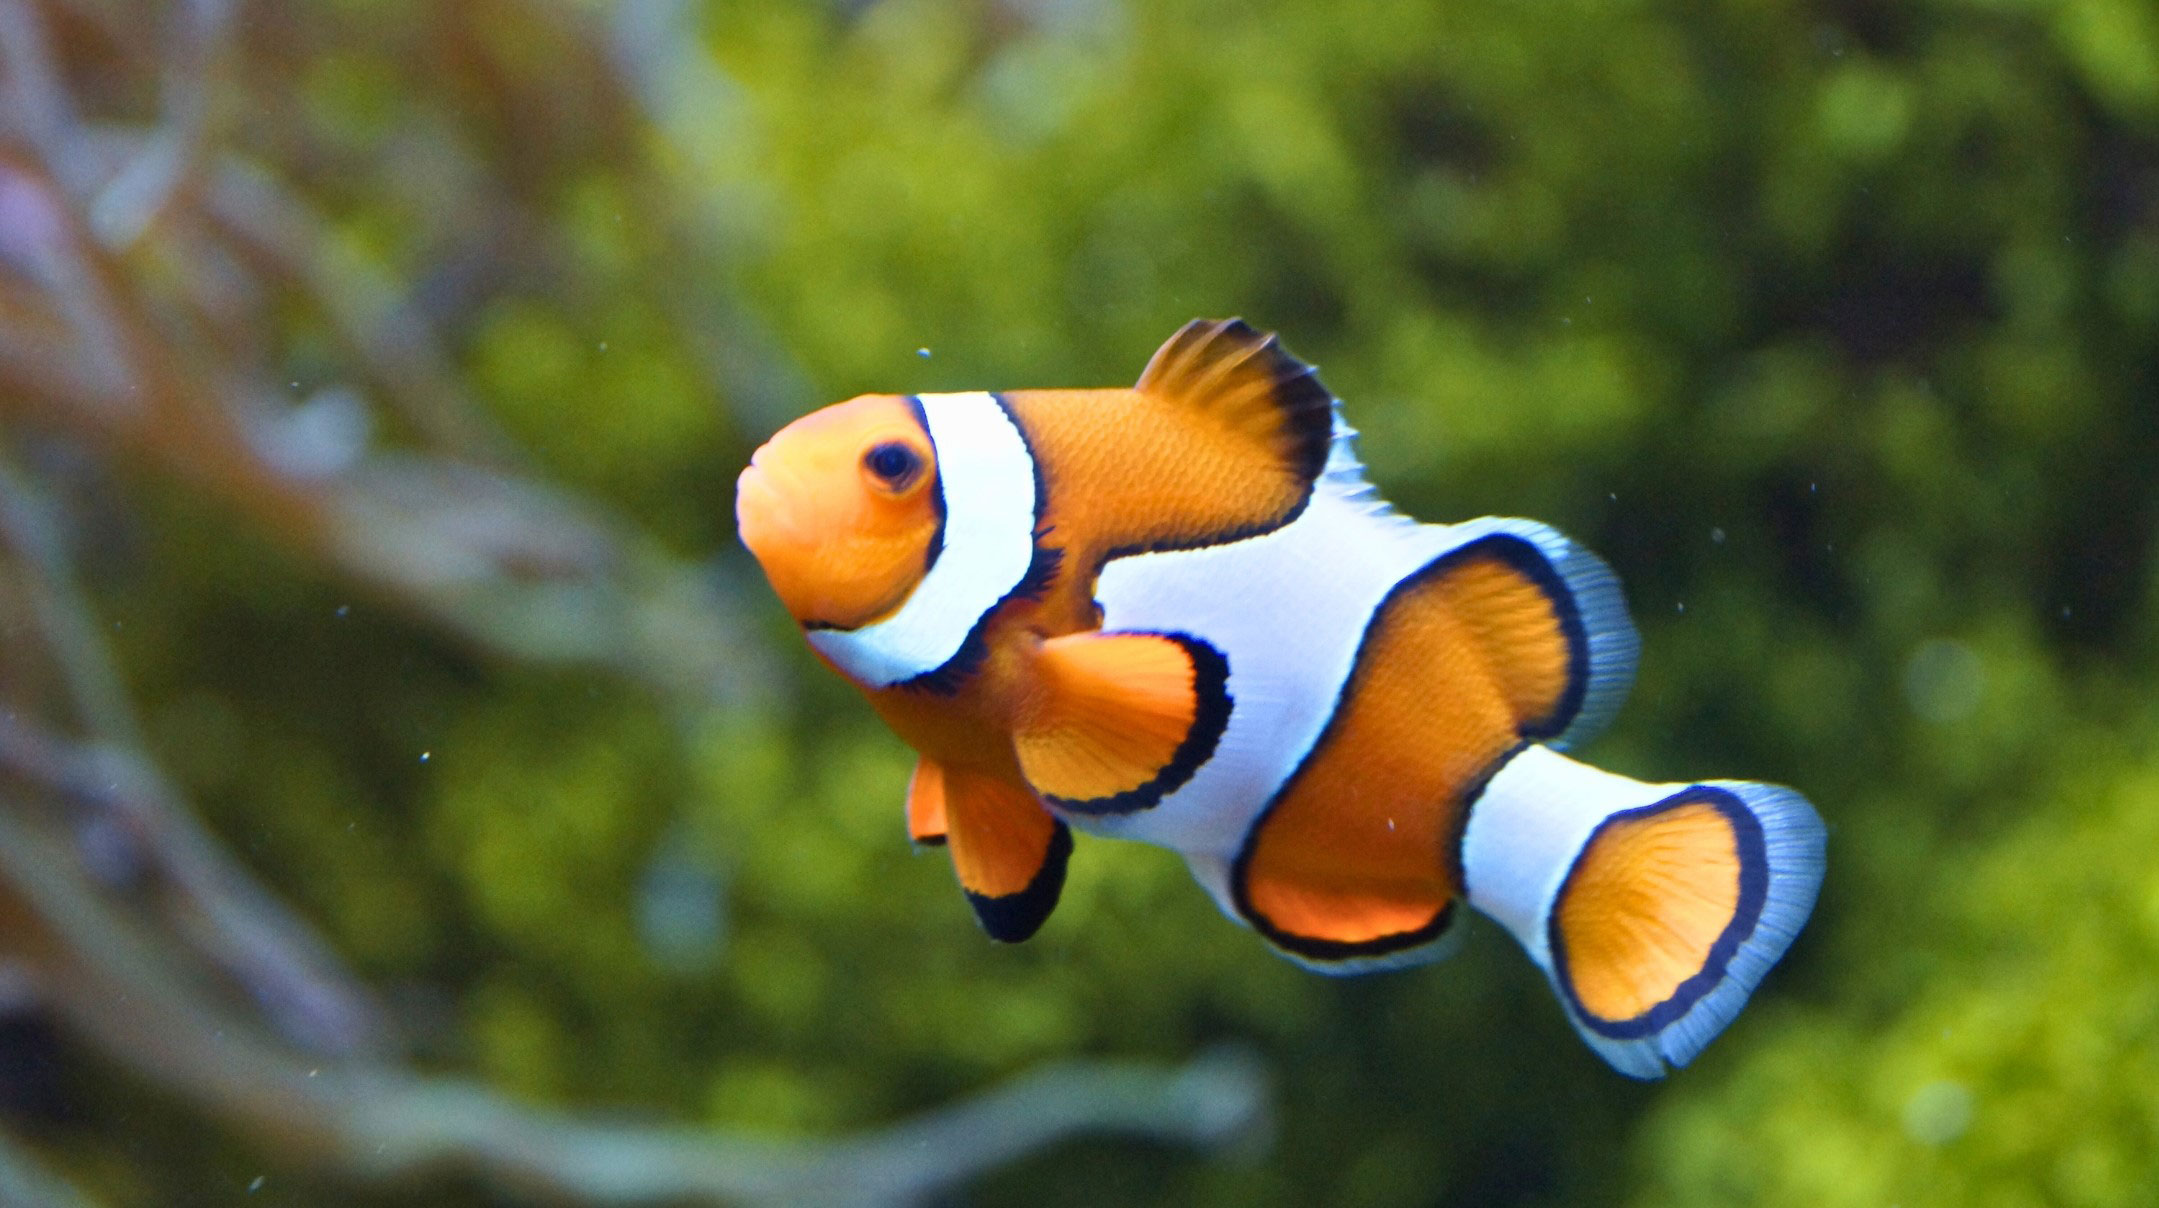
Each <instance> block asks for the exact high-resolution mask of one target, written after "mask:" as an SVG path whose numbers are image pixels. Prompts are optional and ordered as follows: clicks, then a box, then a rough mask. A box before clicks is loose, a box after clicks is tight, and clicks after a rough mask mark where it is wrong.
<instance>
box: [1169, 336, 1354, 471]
mask: <svg viewBox="0 0 2159 1208" xmlns="http://www.w3.org/2000/svg"><path fill="white" fill-rule="evenodd" d="M1135 389H1137V390H1138V391H1139V392H1140V393H1142V394H1146V395H1148V396H1150V397H1153V398H1157V399H1160V400H1162V401H1163V402H1166V403H1170V404H1173V405H1176V406H1180V407H1189V408H1191V409H1193V410H1194V411H1196V412H1200V413H1204V414H1209V415H1212V416H1214V417H1216V418H1217V419H1219V420H1220V421H1221V422H1222V423H1223V424H1224V425H1225V426H1227V427H1229V428H1230V429H1231V430H1233V431H1237V432H1242V433H1248V434H1250V435H1251V437H1252V438H1253V439H1254V440H1257V441H1261V442H1264V443H1265V444H1266V445H1267V446H1268V447H1269V448H1271V449H1273V450H1274V451H1275V452H1276V454H1277V455H1278V456H1279V457H1281V458H1282V460H1283V461H1284V462H1285V463H1286V464H1288V465H1290V466H1292V467H1294V468H1295V471H1296V473H1297V475H1298V477H1299V478H1300V479H1301V480H1303V481H1306V482H1309V481H1311V480H1313V479H1315V478H1317V477H1319V474H1320V471H1321V470H1322V469H1323V468H1325V466H1326V464H1327V450H1328V445H1329V442H1330V441H1331V440H1332V438H1333V435H1334V396H1332V395H1330V394H1328V393H1327V388H1326V387H1325V386H1322V385H1320V383H1319V378H1318V377H1317V376H1316V375H1315V374H1314V373H1313V371H1312V367H1311V366H1310V365H1307V364H1305V363H1304V362H1303V361H1300V360H1298V359H1297V358H1296V357H1294V356H1291V355H1290V354H1289V352H1288V350H1286V349H1284V348H1283V347H1282V345H1281V342H1280V341H1278V340H1276V339H1275V338H1274V336H1273V335H1272V334H1271V333H1268V332H1263V331H1258V330H1256V329H1254V328H1253V327H1252V326H1251V325H1250V324H1249V323H1246V322H1245V321H1244V320H1243V319H1194V320H1192V321H1191V322H1190V323H1187V324H1185V325H1184V326H1183V327H1181V328H1179V329H1178V331H1177V334H1176V335H1173V336H1171V337H1170V338H1169V342H1168V343H1165V344H1163V345H1162V347H1161V348H1159V349H1156V350H1155V354H1154V359H1152V360H1150V361H1148V362H1147V369H1146V371H1145V372H1143V373H1141V374H1140V376H1139V383H1138V385H1137V386H1136V387H1135Z"/></svg>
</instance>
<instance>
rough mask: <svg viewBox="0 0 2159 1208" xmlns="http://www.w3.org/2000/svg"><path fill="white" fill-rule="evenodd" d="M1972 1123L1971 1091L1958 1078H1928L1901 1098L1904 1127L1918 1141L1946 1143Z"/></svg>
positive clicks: (1932, 1143) (1926, 1143)
mask: <svg viewBox="0 0 2159 1208" xmlns="http://www.w3.org/2000/svg"><path fill="white" fill-rule="evenodd" d="M1971 1126H1972V1092H1971V1090H1970V1088H1968V1087H1966V1086H1965V1085H1964V1084H1963V1083H1961V1082H1951V1081H1950V1080H1949V1079H1947V1078H1943V1079H1939V1080H1937V1081H1934V1082H1929V1083H1927V1084H1926V1085H1925V1086H1922V1087H1920V1088H1919V1089H1918V1090H1916V1091H1913V1092H1912V1097H1911V1098H1910V1099H1907V1100H1905V1102H1904V1131H1905V1133H1906V1135H1908V1136H1910V1137H1911V1139H1912V1140H1914V1141H1917V1142H1919V1143H1920V1144H1921V1145H1947V1144H1949V1143H1950V1142H1951V1141H1954V1140H1956V1139H1957V1138H1958V1137H1961V1136H1963V1135H1964V1130H1965V1129H1968V1128H1970V1127H1971Z"/></svg>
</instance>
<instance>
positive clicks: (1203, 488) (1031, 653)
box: [735, 319, 1824, 1078]
mask: <svg viewBox="0 0 2159 1208" xmlns="http://www.w3.org/2000/svg"><path fill="white" fill-rule="evenodd" d="M1354 436H1355V432H1354V431H1353V430H1352V429H1350V428H1349V427H1348V426H1347V425H1346V424H1344V422H1343V421H1342V419H1341V417H1340V412H1339V406H1338V404H1337V403H1336V401H1335V399H1334V397H1333V396H1332V395H1331V394H1330V393H1329V392H1328V391H1327V390H1326V389H1325V388H1324V387H1323V386H1321V385H1320V382H1319V380H1318V378H1317V377H1316V376H1315V375H1314V373H1313V370H1312V369H1311V367H1310V366H1308V365H1306V364H1304V363H1302V362H1301V361H1299V360H1297V359H1296V358H1295V357H1293V356H1291V355H1290V354H1289V353H1288V352H1287V351H1286V350H1285V349H1283V347H1282V346H1281V344H1280V343H1279V342H1278V341H1277V340H1276V339H1275V338H1274V337H1273V336H1271V335H1266V334H1263V333H1261V332H1258V331H1255V330H1254V329H1253V328H1251V327H1249V326H1247V325H1246V324H1245V323H1244V322H1243V321H1241V320H1237V319H1230V320H1226V321H1200V320H1195V321H1194V322H1192V323H1190V324H1187V325H1186V326H1185V327H1184V328H1183V329H1182V330H1180V331H1178V332H1177V334H1176V335H1175V336H1173V337H1171V339H1170V340H1169V342H1168V343H1166V344H1164V345H1163V346H1162V347H1161V349H1160V350H1158V351H1157V352H1156V353H1155V355H1154V357H1153V359H1152V360H1151V361H1150V362H1149V363H1148V365H1147V367H1146V370H1145V372H1144V373H1142V374H1141V375H1140V379H1139V381H1138V383H1137V384H1136V385H1134V386H1133V387H1131V388H1130V389H1105V390H1015V391H1005V392H999V393H990V392H971V393H955V394H918V395H887V394H877V395H864V396H862V397H859V398H855V399H852V400H849V401H847V402H844V403H839V404H835V405H833V406H830V407H826V408H824V409H823V410H821V411H817V412H815V413H813V414H811V415H808V416H806V417H804V418H802V419H799V420H796V421H795V422H794V423H792V424H789V425H788V426H787V427H786V428H784V429H782V430H781V431H780V432H779V433H778V434H776V435H775V436H773V437H772V439H771V440H770V441H769V442H767V443H766V444H765V445H764V446H763V447H762V448H760V449H758V450H757V452H756V454H755V456H754V457H752V459H751V461H750V465H749V467H748V468H747V469H745V470H744V471H743V472H742V475H741V478H740V480H739V481H738V483H737V493H736V504H735V515H736V521H737V525H738V528H739V531H740V534H741V538H742V541H743V543H744V544H745V545H747V546H748V547H749V550H750V552H751V553H752V554H753V555H754V556H755V557H756V559H757V561H758V563H759V565H760V566H761V567H762V568H763V570H764V572H765V575H766V577H767V579H769V580H770V582H771V585H772V588H773V590H774V591H775V593H776V594H777V595H778V596H779V598H780V601H781V603H782V604H784V605H785V606H786V608H787V611H788V612H789V613H790V614H791V615H792V616H793V617H794V618H795V619H796V620H797V621H798V622H800V624H801V626H802V630H803V632H804V635H805V636H806V638H807V639H808V642H809V645H810V647H811V648H812V650H814V651H815V653H816V655H817V657H818V658H820V659H821V660H822V661H824V662H825V663H827V664H829V665H830V666H831V667H833V668H834V669H835V670H837V671H838V672H839V673H840V674H842V675H844V676H845V677H847V678H848V679H849V680H851V681H852V682H853V683H854V684H855V685H856V686H857V687H859V688H860V689H861V690H862V692H863V693H864V694H865V695H866V696H867V697H868V698H869V702H870V705H871V707H872V708H873V709H875V710H876V712H877V713H878V714H879V716H881V717H882V718H883V719H884V720H885V722H886V723H887V724H888V725H890V727H891V728H892V729H893V730H894V731H895V732H896V733H897V734H898V735H899V736H900V737H901V738H902V739H904V740H906V741H907V743H908V744H910V745H911V746H913V747H914V749H915V750H916V751H917V752H918V753H919V754H920V756H921V758H920V761H919V762H918V763H917V764H916V766H915V770H914V774H913V777H912V779H911V780H910V783H909V785H908V789H907V807H906V821H907V829H908V834H909V835H910V836H911V837H912V839H913V840H914V841H915V842H916V843H918V844H944V845H946V846H947V848H948V850H949V852H950V854H951V858H952V864H953V868H954V870H955V872H956V873H957V875H958V879H959V883H960V886H961V888H962V889H963V890H964V891H965V894H966V897H967V900H968V901H969V902H970V903H971V904H972V905H973V908H974V911H975V914H976V916H977V918H978V919H979V921H980V923H981V925H982V927H983V929H984V930H986V931H987V932H988V933H989V934H990V936H991V937H993V938H995V939H998V940H1003V941H1008V942H1017V941H1020V940H1024V939H1026V938H1028V937H1029V936H1031V935H1033V934H1034V932H1035V930H1036V929H1037V928H1039V927H1040V926H1041V925H1042V923H1043V921H1044V920H1045V919H1046V918H1048V916H1049V914H1050V912H1051V910H1052V909H1053V908H1054V907H1055V906H1056V904H1057V897H1058V893H1059V890H1060V889H1061V888H1062V886H1063V883H1064V876H1065V866H1066V861H1067V859H1068V858H1069V857H1070V855H1071V852H1072V833H1071V831H1072V828H1073V827H1077V828H1079V829H1081V830H1084V831H1089V832H1092V833H1094V834H1099V835H1107V836H1112V837H1116V838H1124V839H1138V840H1143V841H1146V842H1149V843H1155V844H1159V845H1161V846H1164V847H1168V848H1170V849H1172V850H1174V851H1176V852H1178V853H1179V854H1181V855H1182V856H1183V857H1184V859H1185V861H1186V862H1187V863H1188V864H1189V865H1190V867H1191V870H1192V873H1193V875H1194V876H1195V877H1196V878H1197V879H1198V881H1199V883H1200V884H1201V885H1202V886H1203V887H1205V888H1206V890H1207V892H1208V893H1209V894H1211V895H1212V896H1213V897H1214V899H1215V902H1216V903H1217V905H1218V906H1219V907H1220V908H1221V909H1222V911H1223V912H1224V913H1225V914H1227V915H1229V916H1230V917H1231V918H1233V919H1237V920H1239V921H1241V922H1243V923H1245V924H1247V925H1249V926H1250V927H1251V928H1252V930H1254V931H1256V932H1258V933H1259V934H1260V935H1261V936H1262V937H1264V938H1265V940H1266V941H1267V942H1268V943H1269V944H1271V945H1273V946H1274V948H1275V949H1276V950H1277V951H1279V952H1280V953H1282V954H1283V955H1285V956H1287V957H1288V958H1289V959H1291V960H1293V961H1296V962H1298V963H1300V964H1303V965H1306V966H1309V967H1310V968H1313V969H1316V970H1319V971H1322V972H1326V973H1359V972H1365V971H1370V970H1376V969H1385V968H1392V967H1399V966H1404V965H1410V964H1416V963H1421V962H1424V961H1428V960H1433V959H1436V958H1438V957H1440V956H1443V955H1445V954H1446V953H1447V952H1448V951H1450V950H1451V948H1452V941H1453V940H1454V939H1455V937H1456V936H1457V935H1458V934H1459V931H1460V927H1459V924H1460V922H1461V919H1462V915H1463V912H1462V911H1461V910H1460V909H1459V906H1460V904H1461V903H1463V902H1467V903H1468V904H1469V905H1470V906H1473V907H1475V908H1477V910H1478V911H1480V912H1482V913H1483V914H1485V915H1487V916H1489V917H1491V918H1493V919H1495V920H1497V921H1498V922H1499V923H1500V925H1501V926H1503V927H1505V928H1506V929H1507V931H1509V932H1510V933H1512V934H1513V936H1514V937H1515V939H1516V940H1517V941H1519V942H1520V944H1521V946H1522V948H1523V949H1524V950H1525V951H1526V952H1527V953H1528V955H1529V957H1530V959H1531V960H1532V961H1534V962H1535V963H1536V965H1537V967H1538V968H1539V969H1541V970H1542V971H1543V972H1544V974H1545V976H1546V977H1547V979H1548V980H1549V981H1550V983H1551V985H1552V988H1553V990H1554V991H1555V992H1556V994H1557V995H1558V998H1559V1001H1560V1004H1561V1006H1562V1008H1563V1010H1564V1011H1565V1013H1566V1016H1567V1018H1568V1020H1569V1021H1570V1022H1571V1023H1572V1024H1573V1025H1574V1027H1575V1029H1576V1030H1577V1031H1578V1032H1579V1033H1580V1034H1581V1036H1582V1038H1583V1039H1584V1040H1585V1041H1587V1042H1588V1043H1589V1044H1590V1046H1591V1047H1593V1048H1594V1049H1595V1050H1596V1051H1597V1052H1598V1053H1599V1054H1600V1055H1602V1056H1603V1057H1604V1058H1605V1060H1607V1061H1608V1062H1610V1063H1611V1064H1612V1065H1613V1066H1614V1067H1616V1068H1617V1069H1619V1070H1620V1071H1622V1072H1624V1073H1626V1074H1629V1075H1632V1076H1634V1077H1638V1078H1653V1077H1658V1076H1661V1075H1662V1074H1663V1073H1664V1072H1665V1069H1666V1063H1670V1064H1672V1065H1683V1064H1685V1063H1686V1062H1687V1061H1689V1060H1690V1059H1692V1058H1693V1057H1694V1056H1695V1054H1697V1053H1699V1052H1700V1051H1701V1049H1702V1047H1703V1046H1704V1045H1706V1044H1707V1043H1708V1042H1709V1041H1710V1040H1711V1039H1712V1038H1713V1037H1715V1036H1716V1035H1717V1033H1719V1032H1720V1031H1722V1030H1723V1028H1724V1027H1725V1025H1726V1024H1728V1023H1730V1022H1731V1020H1732V1018H1733V1017H1734V1016H1735V1015H1736V1014H1737V1013H1738V1011H1739V1009H1740V1007H1741V1006H1743V1005H1744V1004H1745V1002H1746V1000H1747V996H1748V995H1749V994H1750V993H1751V992H1752V991H1753V989H1754V987H1755V986H1756V984H1757V983H1758V982H1760V980H1761V978H1762V976H1763V974H1764V973H1765V972H1767V971H1768V969H1769V967H1770V966H1771V965H1773V964H1775V963H1776V961H1777V960H1778V959H1779V958H1780V957H1781V956H1782V955H1783V954H1784V952H1785V950H1786V948H1787V947H1789V946H1790V944H1791V942H1792V940H1793V938H1794V936H1795V935H1796V934H1797V933H1798V931H1799V929H1800V927H1801V925H1802V924H1803V923H1804V922H1805V921H1806V918H1807V916H1808V914H1809V913H1810V912H1811V911H1812V909H1813V906H1814V899H1815V893H1816V890H1817V888H1818V887H1819V885H1820V883H1821V878H1822V871H1823V862H1824V832H1823V828H1822V823H1821V821H1820V819H1819V818H1818V817H1817V816H1816V814H1815V812H1814V809H1813V807H1812V806H1810V805H1809V804H1808V803H1807V801H1806V800H1805V799H1804V798H1803V797H1801V796H1799V795H1798V794H1797V793H1795V792H1793V791H1791V790H1790V789H1786V788H1781V787H1777V786H1773V785H1768V784H1759V783H1755V782H1751V781H1737V780H1705V781H1698V782H1693V783H1672V784H1647V783H1643V782H1641V781H1638V780H1633V779H1630V778H1628V777H1625V776H1619V775H1615V774H1612V773H1609V772H1604V771H1599V770H1598V769H1596V768H1593V767H1590V766H1589V765H1587V764H1584V763H1580V762H1577V761H1575V760H1574V759H1571V758H1569V757H1568V756H1567V755H1565V754H1562V752H1563V751H1565V750H1567V749H1568V748H1569V747H1571V746H1573V745H1575V744H1577V743H1580V742H1582V741H1583V740H1585V739H1587V738H1589V737H1591V736H1592V735H1594V734H1595V733H1596V732H1597V731H1598V730H1600V729H1601V728H1602V727H1603V726H1604V724H1605V723H1606V722H1607V721H1608V720H1609V719H1610V718H1611V716H1612V714H1613V712H1614V711H1615V710H1616V709H1617V708H1618V706H1619V704H1620V701H1621V699H1622V698H1623V697H1624V696H1625V695H1626V693H1627V689H1628V687H1629V686H1630V684H1631V682H1632V680H1633V676H1634V668H1635V661H1636V654H1637V648H1638V640H1637V638H1636V635H1635V631H1634V626H1633V623H1632V621H1631V620H1630V619H1629V618H1628V615H1627V610H1626V604H1625V601H1624V600H1623V599H1622V597H1621V594H1620V589H1619V585H1618V582H1617V580H1616V579H1615V578H1614V577H1613V575H1612V572H1611V571H1610V570H1609V569H1608V568H1607V567H1606V566H1605V564H1604V563H1603V562H1602V561H1600V560H1599V559H1598V558H1597V557H1596V556H1595V555H1593V554H1591V553H1589V552H1588V551H1586V550H1584V549H1582V548H1581V547H1580V546H1578V545H1576V544H1574V543H1573V542H1572V541H1569V540H1568V539H1567V538H1565V537H1563V536H1561V535H1560V534H1559V533H1557V532H1555V531H1554V530H1552V529H1550V528H1548V527H1546V526H1544V525H1542V524H1537V523H1534V522H1531V521H1527V520H1514V519H1496V518H1484V519H1479V520H1471V521H1468V522H1466V523H1462V524H1451V525H1450V524H1423V523H1419V522H1417V521H1415V520H1412V519H1410V518H1409V517H1407V516H1404V515H1402V514H1400V513H1398V512H1396V511H1394V510H1393V509H1392V508H1391V507H1390V506H1389V505H1387V504H1386V503H1385V502H1384V501H1382V500H1381V499H1380V498H1379V496H1378V494H1377V492H1376V491H1375V489H1374V488H1373V487H1372V486H1371V485H1370V484H1369V483H1367V482H1366V481H1365V478H1364V473H1363V469H1362V467H1361V466H1360V465H1359V463H1358V461H1357V458H1356V455H1355V452H1354V447H1353V439H1354Z"/></svg>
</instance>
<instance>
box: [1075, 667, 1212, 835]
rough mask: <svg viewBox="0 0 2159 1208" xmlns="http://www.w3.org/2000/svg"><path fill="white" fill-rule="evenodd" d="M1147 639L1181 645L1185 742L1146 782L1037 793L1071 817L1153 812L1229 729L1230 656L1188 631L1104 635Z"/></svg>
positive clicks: (1189, 774) (1199, 766) (1180, 786)
mask: <svg viewBox="0 0 2159 1208" xmlns="http://www.w3.org/2000/svg"><path fill="white" fill-rule="evenodd" d="M1127 635H1132V636H1151V637H1159V638H1166V639H1168V640H1169V641H1172V642H1175V643H1177V645H1178V646H1180V647H1182V648H1183V650H1184V653H1185V658H1186V659H1187V660H1189V661H1190V663H1191V666H1192V699H1193V708H1192V724H1191V726H1190V727H1189V728H1187V729H1186V730H1185V734H1184V740H1183V741H1181V742H1179V743H1178V744H1177V750H1176V752H1175V753H1174V754H1172V755H1171V756H1170V758H1169V762H1168V763H1165V764H1163V765H1162V767H1161V768H1160V769H1159V770H1157V771H1156V772H1155V774H1154V775H1153V776H1151V777H1149V778H1148V779H1147V782H1146V783H1144V784H1141V785H1137V786H1135V787H1133V788H1129V789H1125V790H1124V791H1123V792H1119V793H1113V794H1111V795H1110V796H1107V797H1087V798H1077V797H1057V796H1052V795H1051V794H1048V793H1044V794H1042V800H1043V801H1044V802H1047V803H1048V804H1050V805H1053V806H1055V807H1057V808H1058V809H1061V810H1064V811H1066V812H1068V813H1073V814H1084V815H1088V816H1094V817H1099V816H1102V815H1105V814H1134V813H1138V812H1139V811H1141V810H1145V809H1153V808H1154V807H1155V806H1157V805H1159V804H1161V802H1162V799H1163V798H1164V797H1167V796H1169V795H1170V794H1171V793H1174V792H1176V791H1177V790H1178V789H1181V788H1183V787H1184V786H1185V783H1186V782H1187V781H1189V780H1191V779H1192V776H1193V774H1194V773H1196V772H1198V771H1199V769H1200V768H1201V767H1202V766H1203V765H1205V764H1206V762H1207V761H1208V760H1210V759H1212V758H1214V749H1215V746H1216V744H1217V743H1219V742H1221V741H1222V732H1223V731H1225V730H1227V729H1228V728H1229V717H1230V712H1231V710H1232V709H1233V708H1234V707H1235V703H1236V702H1235V701H1234V700H1233V699H1232V698H1231V696H1230V694H1229V657H1228V656H1227V655H1225V654H1223V653H1222V652H1221V651H1220V650H1218V649H1216V648H1215V647H1214V646H1213V645H1212V644H1211V643H1209V642H1206V641H1204V640H1202V639H1200V638H1196V637H1193V636H1192V635H1191V634H1188V633H1166V632H1158V631H1153V630H1144V629H1120V630H1116V631H1115V632H1114V633H1110V634H1105V635H1103V636H1110V637H1123V636H1127Z"/></svg>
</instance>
